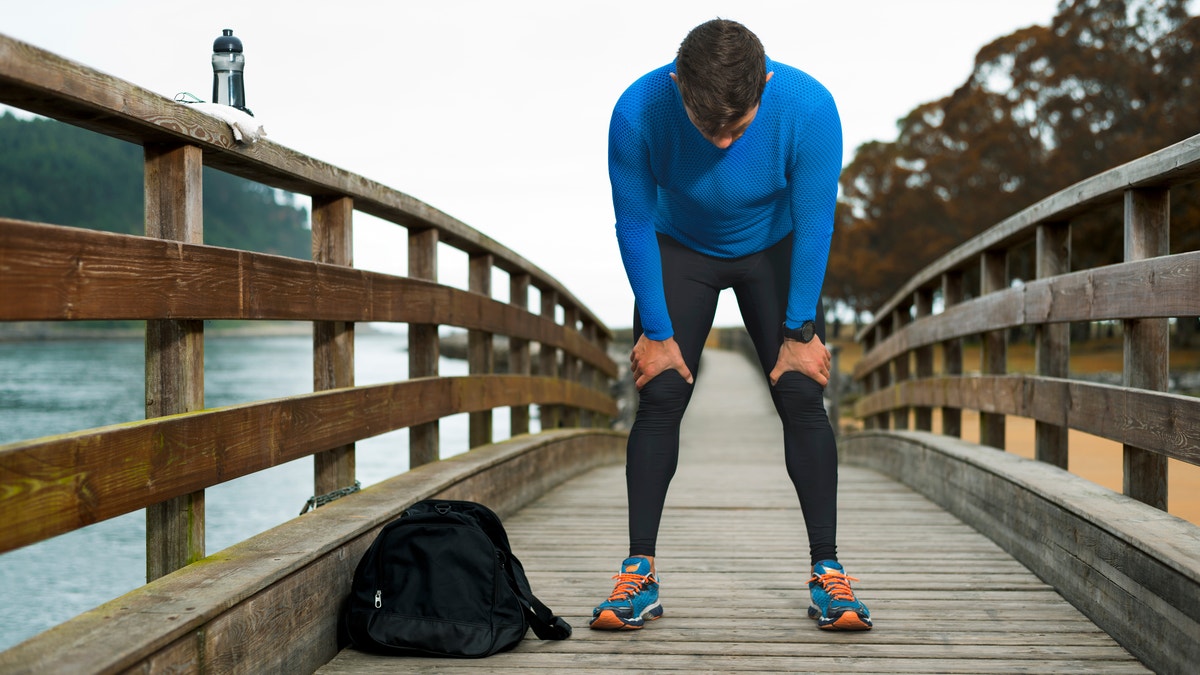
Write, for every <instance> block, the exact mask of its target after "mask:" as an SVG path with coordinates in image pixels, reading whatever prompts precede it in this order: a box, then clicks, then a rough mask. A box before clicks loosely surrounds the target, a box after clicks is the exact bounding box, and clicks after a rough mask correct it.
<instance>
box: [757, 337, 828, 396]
mask: <svg viewBox="0 0 1200 675" xmlns="http://www.w3.org/2000/svg"><path fill="white" fill-rule="evenodd" d="M832 367H833V356H832V355H831V354H830V353H829V350H828V349H826V348H825V343H824V342H821V338H819V337H813V339H812V341H811V342H800V341H797V340H784V341H783V344H782V345H780V346H779V359H778V360H777V361H776V362H775V368H774V369H773V370H771V374H770V376H769V377H770V379H771V386H772V387H773V386H775V385H776V384H777V383H778V382H779V378H780V377H781V376H783V374H784V373H787V372H791V371H796V372H799V373H803V374H805V375H807V376H809V377H811V378H812V379H814V380H816V382H817V384H819V385H821V386H822V387H824V386H825V385H827V384H829V374H830V370H831V369H832Z"/></svg>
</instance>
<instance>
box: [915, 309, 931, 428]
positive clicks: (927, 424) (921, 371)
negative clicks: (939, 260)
mask: <svg viewBox="0 0 1200 675" xmlns="http://www.w3.org/2000/svg"><path fill="white" fill-rule="evenodd" d="M913 306H914V307H915V308H916V312H917V317H916V318H917V321H920V320H921V319H923V318H925V317H928V316H932V315H933V289H930V288H922V289H919V290H917V292H916V293H914V294H913ZM916 360H917V378H918V379H925V378H930V377H933V345H925V346H924V347H918V348H917V350H916ZM913 417H914V419H913V428H914V429H917V430H918V431H933V408H930V407H929V406H917V407H916V408H915V409H914V414H913Z"/></svg>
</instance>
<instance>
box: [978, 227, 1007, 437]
mask: <svg viewBox="0 0 1200 675" xmlns="http://www.w3.org/2000/svg"><path fill="white" fill-rule="evenodd" d="M979 259H980V269H979V271H980V275H979V276H980V284H979V285H980V289H979V290H980V294H982V295H986V294H988V293H994V292H996V291H1000V290H1004V288H1005V285H1006V284H1007V282H1008V279H1007V271H1008V270H1007V269H1006V268H1007V266H1008V252H1007V251H1002V250H1001V251H984V252H983V254H982V255H980V256H979ZM982 340H983V350H982V354H981V355H980V360H981V363H980V369H981V371H982V372H983V374H984V375H1004V374H1005V373H1007V372H1008V331H1006V330H993V331H988V332H986V333H984V334H983V335H982ZM979 442H980V443H982V444H983V445H990V446H992V447H993V448H999V449H1001V450H1003V449H1004V415H1001V414H998V413H990V412H983V411H980V413H979Z"/></svg>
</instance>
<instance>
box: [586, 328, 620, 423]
mask: <svg viewBox="0 0 1200 675" xmlns="http://www.w3.org/2000/svg"><path fill="white" fill-rule="evenodd" d="M593 332H594V333H595V335H594V336H593V338H592V339H593V340H594V341H595V342H596V344H597V345H599V347H600V348H601V349H603V350H604V353H605V354H607V353H608V349H609V341H608V337H607V336H606V334H605V331H603V330H600V326H599V325H596V326H595V327H594V330H593ZM595 372H596V375H595V377H596V379H595V386H596V388H598V389H602V390H603V391H604V393H606V394H609V395H615V393H616V392H615V391H614V390H613V389H612V385H613V383H612V380H610V379H609V378H608V377H607V376H605V375H604V373H601V372H599V371H595ZM592 419H593V426H596V427H599V428H604V429H606V428H608V427H610V426H612V423H613V420H612V418H610V417H609V416H608V415H602V414H600V413H593V414H592Z"/></svg>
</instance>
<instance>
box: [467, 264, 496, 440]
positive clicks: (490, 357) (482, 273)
mask: <svg viewBox="0 0 1200 675" xmlns="http://www.w3.org/2000/svg"><path fill="white" fill-rule="evenodd" d="M493 261H494V259H493V257H492V255H491V254H486V253H485V254H482V255H472V256H471V261H470V263H469V268H470V269H469V271H468V274H469V281H468V286H469V288H470V290H471V292H473V293H479V294H480V295H486V296H488V297H489V298H490V297H492V264H493ZM467 370H468V372H470V373H471V374H472V375H486V374H490V373H494V372H496V355H495V347H494V346H493V344H492V334H491V333H489V332H487V331H482V330H469V331H467ZM469 417H470V446H469V447H472V448H477V447H479V446H481V445H487V444H488V443H491V442H492V411H491V410H480V411H478V412H473V413H470V415H469Z"/></svg>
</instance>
